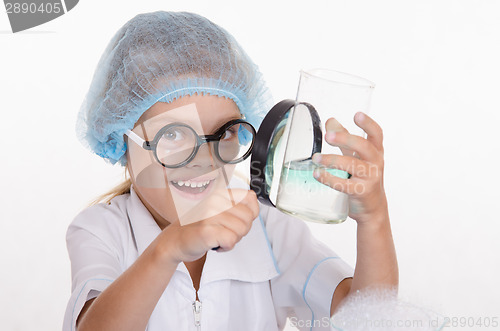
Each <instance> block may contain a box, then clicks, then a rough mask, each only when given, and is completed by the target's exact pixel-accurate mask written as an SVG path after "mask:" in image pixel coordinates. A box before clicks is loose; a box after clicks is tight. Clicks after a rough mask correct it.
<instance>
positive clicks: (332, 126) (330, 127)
mask: <svg viewBox="0 0 500 331" xmlns="http://www.w3.org/2000/svg"><path fill="white" fill-rule="evenodd" d="M325 129H326V132H327V133H328V132H346V133H349V131H348V130H347V129H346V128H344V126H342V124H340V122H339V121H337V120H336V119H335V118H333V117H331V118H329V119H328V120H327V121H326V123H325ZM325 140H326V138H325ZM340 151H341V152H342V155H353V151H352V150H350V149H347V148H343V147H340Z"/></svg>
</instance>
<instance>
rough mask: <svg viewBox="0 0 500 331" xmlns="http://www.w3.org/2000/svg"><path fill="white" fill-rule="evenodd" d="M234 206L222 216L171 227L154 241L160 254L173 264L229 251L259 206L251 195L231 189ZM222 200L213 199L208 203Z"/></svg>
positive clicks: (250, 224) (248, 225) (250, 221)
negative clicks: (214, 252) (207, 253)
mask: <svg viewBox="0 0 500 331" xmlns="http://www.w3.org/2000/svg"><path fill="white" fill-rule="evenodd" d="M231 193H232V196H233V198H234V200H235V201H239V202H238V203H237V204H235V205H233V206H232V207H230V208H228V209H227V210H225V211H223V212H222V213H220V214H218V215H215V216H212V217H209V218H206V219H203V220H201V221H198V222H195V223H191V224H187V225H180V224H179V222H175V223H171V224H170V225H169V226H167V227H166V228H165V229H164V230H163V231H162V233H161V234H160V235H159V236H158V238H157V239H156V240H157V241H158V242H157V244H158V245H159V248H160V251H161V254H162V256H163V257H165V258H167V259H168V260H169V261H170V262H174V263H175V264H178V263H180V262H181V261H183V262H191V261H195V260H198V259H199V258H201V257H202V256H203V255H205V253H206V252H207V251H208V250H210V249H212V248H214V247H217V246H220V248H219V249H217V251H218V252H224V251H230V250H231V249H233V247H234V245H236V243H237V242H239V241H240V240H241V238H243V237H244V236H245V235H246V234H247V233H248V232H249V231H250V228H251V227H252V222H253V220H254V219H255V218H256V217H257V216H258V215H259V204H258V202H257V195H256V194H255V192H254V191H251V190H244V189H231ZM218 199H219V200H221V199H224V198H223V197H221V196H219V197H214V201H212V202H211V203H227V201H218Z"/></svg>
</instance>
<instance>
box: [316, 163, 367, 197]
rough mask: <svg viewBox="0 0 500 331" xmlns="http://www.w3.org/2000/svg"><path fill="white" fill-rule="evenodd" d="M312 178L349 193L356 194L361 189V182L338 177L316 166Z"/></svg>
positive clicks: (362, 187) (362, 188)
mask: <svg viewBox="0 0 500 331" xmlns="http://www.w3.org/2000/svg"><path fill="white" fill-rule="evenodd" d="M313 176H314V178H316V180H318V181H319V182H320V183H322V184H324V185H327V186H329V187H331V188H332V189H334V190H336V191H339V192H343V193H346V194H349V195H352V194H356V193H358V191H361V192H362V191H363V190H364V186H363V183H362V182H360V181H357V180H353V179H345V178H340V177H337V176H335V175H332V174H330V173H329V172H328V171H326V170H325V169H321V168H317V169H316V170H314V172H313Z"/></svg>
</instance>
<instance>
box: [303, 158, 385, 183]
mask: <svg viewBox="0 0 500 331" xmlns="http://www.w3.org/2000/svg"><path fill="white" fill-rule="evenodd" d="M312 160H313V162H314V163H316V164H318V165H321V166H324V167H326V168H329V169H338V170H343V171H346V172H347V173H349V174H350V175H352V176H355V177H359V178H366V177H370V176H371V175H372V174H376V171H377V167H376V165H374V164H372V163H368V162H365V161H363V160H360V159H358V158H356V157H353V156H345V155H335V154H319V153H316V154H314V155H313V157H312ZM327 171H329V172H330V173H332V171H331V170H328V169H327ZM340 177H342V176H340ZM342 178H343V177H342Z"/></svg>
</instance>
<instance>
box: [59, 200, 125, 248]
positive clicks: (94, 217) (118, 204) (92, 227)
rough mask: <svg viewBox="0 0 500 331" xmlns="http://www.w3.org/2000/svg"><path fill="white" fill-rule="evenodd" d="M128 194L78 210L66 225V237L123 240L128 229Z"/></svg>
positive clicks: (110, 240)
mask: <svg viewBox="0 0 500 331" xmlns="http://www.w3.org/2000/svg"><path fill="white" fill-rule="evenodd" d="M129 198H130V194H123V195H120V196H117V197H115V198H113V199H112V200H111V201H110V202H109V203H99V204H96V205H93V206H90V207H87V208H85V209H84V210H82V211H81V212H79V213H78V214H77V215H76V217H75V218H74V219H73V221H72V222H71V223H70V225H69V226H68V230H67V233H66V239H67V241H69V240H70V239H71V238H73V237H75V236H89V235H90V236H92V237H95V238H97V239H101V240H102V241H103V242H106V243H108V244H110V243H112V242H116V241H123V240H124V239H125V237H126V236H127V235H128V233H129V231H130V223H129V221H128V217H127V201H128V199H129Z"/></svg>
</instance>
